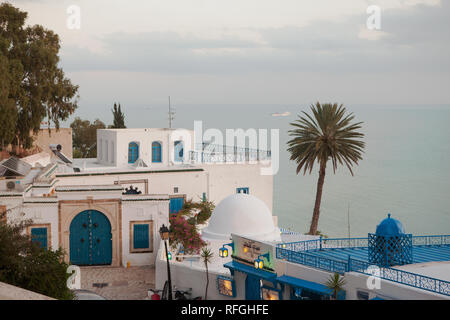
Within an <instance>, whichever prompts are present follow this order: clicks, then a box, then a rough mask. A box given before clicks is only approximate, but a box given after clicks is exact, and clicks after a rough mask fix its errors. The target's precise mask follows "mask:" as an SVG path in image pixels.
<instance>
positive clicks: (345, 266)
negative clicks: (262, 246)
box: [276, 235, 450, 296]
mask: <svg viewBox="0 0 450 320" xmlns="http://www.w3.org/2000/svg"><path fill="white" fill-rule="evenodd" d="M368 252H369V238H350V239H349V238H342V239H324V238H320V239H317V240H308V241H299V242H291V243H281V244H278V245H277V248H276V256H277V259H281V260H286V261H289V262H293V263H298V264H302V265H305V266H309V267H313V268H317V269H321V270H325V271H330V272H338V273H341V274H344V273H345V272H352V271H353V272H359V273H363V274H367V275H373V265H374V264H373V263H371V262H370V261H369V254H368ZM439 261H450V235H437V236H413V237H412V264H417V263H427V262H439ZM379 271H380V275H379V276H380V278H381V279H384V280H390V281H394V282H398V283H401V284H404V285H408V286H412V287H416V288H420V289H423V290H427V291H431V292H435V293H439V294H443V295H447V296H450V282H449V281H445V280H442V279H437V278H431V277H428V276H424V275H421V274H417V273H412V272H408V271H404V270H400V269H399V266H393V267H379Z"/></svg>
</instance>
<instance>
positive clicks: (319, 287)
mask: <svg viewBox="0 0 450 320" xmlns="http://www.w3.org/2000/svg"><path fill="white" fill-rule="evenodd" d="M277 281H278V282H280V283H283V284H287V285H290V286H291V287H297V288H304V289H308V290H311V291H314V292H317V293H319V294H322V295H327V296H331V295H332V293H331V290H330V289H328V288H327V287H326V286H325V285H323V284H320V283H316V282H311V281H307V280H303V279H299V278H294V277H290V276H286V275H284V276H281V277H278V278H277Z"/></svg>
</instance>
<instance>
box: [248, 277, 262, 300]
mask: <svg viewBox="0 0 450 320" xmlns="http://www.w3.org/2000/svg"><path fill="white" fill-rule="evenodd" d="M245 300H261V279H260V278H258V277H255V276H252V275H250V274H249V275H247V278H246V279H245Z"/></svg>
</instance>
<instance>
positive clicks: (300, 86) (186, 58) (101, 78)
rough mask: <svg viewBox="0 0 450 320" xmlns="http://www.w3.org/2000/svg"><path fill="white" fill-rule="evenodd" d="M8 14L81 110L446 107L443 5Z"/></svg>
mask: <svg viewBox="0 0 450 320" xmlns="http://www.w3.org/2000/svg"><path fill="white" fill-rule="evenodd" d="M0 1H1V0H0ZM10 2H11V3H12V4H13V5H16V6H18V7H20V8H21V9H23V10H25V11H27V12H29V18H28V23H29V24H42V25H44V26H45V27H47V28H50V29H52V30H54V31H55V32H57V33H58V34H59V35H60V37H61V45H62V49H61V64H62V66H63V68H64V70H65V71H66V73H67V75H68V76H69V77H70V78H71V79H72V81H73V82H74V83H76V84H78V85H80V95H81V100H80V105H81V106H83V104H84V105H88V106H95V105H98V104H103V105H104V104H108V105H109V104H111V102H112V101H125V102H127V103H128V104H135V105H143V104H148V103H149V104H152V103H165V102H166V100H167V96H168V95H171V96H172V97H174V98H175V99H176V101H177V102H178V103H179V104H262V103H264V104H277V103H282V104H298V103H310V102H314V101H317V100H319V101H337V102H342V103H345V104H421V105H423V104H450V90H449V84H450V35H449V31H450V19H449V17H450V0H378V1H377V0H373V1H369V0H343V1H342V0H341V1H336V0H314V1H311V0H128V1H125V0H71V1H66V0H32V1H31V0H30V1H28V0H10ZM71 5H77V6H78V7H79V8H80V10H81V16H80V17H81V28H80V29H79V30H78V29H69V28H68V27H67V19H68V18H69V14H68V13H67V8H68V7H69V6H71ZM369 5H378V6H379V7H380V8H381V30H369V29H368V28H367V26H366V21H367V19H368V17H369V16H370V14H368V13H367V11H366V10H367V8H368V6H369Z"/></svg>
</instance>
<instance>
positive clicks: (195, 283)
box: [155, 246, 245, 300]
mask: <svg viewBox="0 0 450 320" xmlns="http://www.w3.org/2000/svg"><path fill="white" fill-rule="evenodd" d="M160 254H164V255H165V251H164V246H161V250H160ZM170 271H171V272H170V275H171V280H172V286H175V287H177V288H178V289H180V290H187V289H188V288H192V296H193V297H198V296H201V297H202V299H204V298H205V288H206V273H205V270H202V269H192V268H190V267H189V265H186V264H177V263H171V264H170ZM219 275H222V276H228V277H229V276H230V274H218V273H217V272H212V271H210V272H209V286H208V296H207V298H208V300H244V299H245V275H243V274H240V273H239V272H237V273H235V275H236V276H235V280H236V281H235V282H236V297H235V298H232V297H227V296H224V295H221V294H219V292H218V290H217V277H218V276H219ZM166 280H167V262H166V260H164V259H160V256H158V257H157V259H156V267H155V288H156V289H158V290H161V289H162V288H163V287H164V283H165V281H166ZM173 295H174V296H175V292H173Z"/></svg>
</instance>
